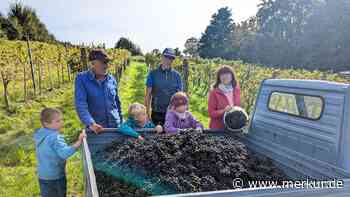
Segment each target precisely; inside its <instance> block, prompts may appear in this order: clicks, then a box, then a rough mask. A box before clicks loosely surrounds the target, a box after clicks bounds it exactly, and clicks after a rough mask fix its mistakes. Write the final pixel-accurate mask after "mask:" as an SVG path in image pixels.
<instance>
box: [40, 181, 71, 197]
mask: <svg viewBox="0 0 350 197" xmlns="http://www.w3.org/2000/svg"><path fill="white" fill-rule="evenodd" d="M39 185H40V194H41V197H66V194H67V179H66V177H63V178H61V179H58V180H43V179H39Z"/></svg>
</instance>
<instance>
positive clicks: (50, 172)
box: [34, 108, 85, 197]
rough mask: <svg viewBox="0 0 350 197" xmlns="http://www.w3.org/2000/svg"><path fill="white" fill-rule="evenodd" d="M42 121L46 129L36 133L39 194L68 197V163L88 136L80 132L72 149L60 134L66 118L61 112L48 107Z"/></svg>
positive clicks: (43, 112) (42, 114)
mask: <svg viewBox="0 0 350 197" xmlns="http://www.w3.org/2000/svg"><path fill="white" fill-rule="evenodd" d="M40 120H41V124H42V127H43V128H40V129H38V130H36V131H35V133H34V141H35V151H36V157H37V160H38V162H37V172H38V177H39V185H40V193H41V196H42V197H56V196H57V197H65V196H66V193H67V187H66V184H67V180H66V173H65V165H66V160H67V159H68V158H69V157H70V156H72V155H73V154H74V153H75V152H76V151H77V149H78V148H79V146H80V145H81V143H82V141H83V138H84V137H85V134H84V133H81V134H80V136H79V139H78V140H77V142H75V143H74V144H73V145H72V146H69V145H67V144H66V142H65V140H64V139H63V136H62V135H61V134H60V132H61V131H60V130H61V129H62V128H63V118H62V113H61V112H60V111H59V110H57V109H53V108H45V109H44V110H42V112H41V114H40Z"/></svg>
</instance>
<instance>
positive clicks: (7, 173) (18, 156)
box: [0, 84, 83, 197]
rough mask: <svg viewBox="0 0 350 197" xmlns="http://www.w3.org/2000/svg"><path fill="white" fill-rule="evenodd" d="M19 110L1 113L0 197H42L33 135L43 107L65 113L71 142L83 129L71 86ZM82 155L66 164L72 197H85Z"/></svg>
mask: <svg viewBox="0 0 350 197" xmlns="http://www.w3.org/2000/svg"><path fill="white" fill-rule="evenodd" d="M17 105H18V106H19V107H17V108H16V111H15V112H14V113H12V114H8V113H7V112H5V111H0V116H2V117H1V119H0V130H2V131H3V133H2V134H1V135H0V142H1V143H0V144H1V145H0V174H1V176H0V196H1V197H3V196H9V197H10V196H11V197H13V196H16V197H17V196H18V197H20V196H39V186H38V181H37V176H36V158H35V153H34V142H33V140H32V134H33V132H34V130H35V129H36V128H39V127H40V122H39V112H40V110H41V109H42V108H43V107H57V108H59V109H61V110H62V111H63V113H64V119H65V128H64V135H65V137H66V139H67V141H68V142H72V141H73V139H75V138H76V135H77V133H78V131H79V128H80V127H81V125H80V122H79V121H78V118H77V116H76V113H75V111H74V106H73V91H72V84H67V85H65V86H64V87H62V88H61V89H59V90H55V91H53V92H50V93H48V94H46V95H45V96H43V97H41V98H40V99H37V100H36V101H31V102H29V103H27V104H24V103H21V104H17ZM81 169H82V165H81V159H80V153H77V154H75V155H74V156H73V157H72V158H70V159H69V162H68V164H67V172H68V173H67V174H68V188H69V196H82V192H81V191H82V190H83V184H82V181H81V180H82V171H81Z"/></svg>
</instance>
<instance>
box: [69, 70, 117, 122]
mask: <svg viewBox="0 0 350 197" xmlns="http://www.w3.org/2000/svg"><path fill="white" fill-rule="evenodd" d="M75 108H76V111H77V113H78V115H79V118H80V120H81V121H82V122H83V123H84V124H85V125H86V126H90V125H91V124H93V123H97V124H100V125H101V126H103V127H114V128H115V127H119V125H120V123H121V122H122V117H123V116H122V111H121V103H120V100H119V96H118V84H117V82H116V80H115V79H114V77H113V76H112V75H110V74H108V75H107V76H106V78H105V79H104V80H103V81H101V82H98V81H97V80H96V78H95V74H94V72H93V71H91V70H88V71H84V72H81V73H79V74H78V75H77V77H76V79H75Z"/></svg>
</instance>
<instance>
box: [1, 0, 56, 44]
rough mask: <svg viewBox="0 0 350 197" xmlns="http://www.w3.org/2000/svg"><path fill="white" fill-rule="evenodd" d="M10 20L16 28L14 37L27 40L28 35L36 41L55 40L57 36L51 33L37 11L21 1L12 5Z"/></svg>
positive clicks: (9, 14) (12, 36)
mask: <svg viewBox="0 0 350 197" xmlns="http://www.w3.org/2000/svg"><path fill="white" fill-rule="evenodd" d="M8 20H9V21H10V23H11V24H12V25H13V27H14V28H15V29H16V34H15V35H11V36H10V37H11V38H12V39H18V40H26V39H27V37H28V39H30V40H34V41H43V42H53V41H55V37H54V36H53V35H52V34H50V33H49V31H48V30H47V28H46V26H45V24H44V23H42V22H41V21H40V19H39V17H38V16H37V14H36V11H35V10H34V9H32V8H30V7H28V6H23V5H22V4H21V3H14V4H11V5H10V10H9V13H8Z"/></svg>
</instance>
